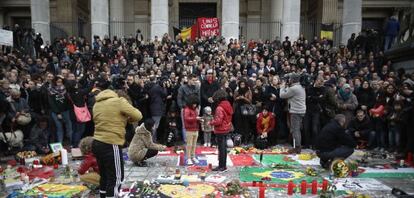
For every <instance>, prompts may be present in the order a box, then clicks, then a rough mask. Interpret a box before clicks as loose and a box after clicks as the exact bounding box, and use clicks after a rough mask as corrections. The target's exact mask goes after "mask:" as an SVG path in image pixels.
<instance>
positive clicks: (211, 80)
mask: <svg viewBox="0 0 414 198" xmlns="http://www.w3.org/2000/svg"><path fill="white" fill-rule="evenodd" d="M213 80H214V79H213V77H212V76H210V77H207V82H208V84H211V83H213Z"/></svg>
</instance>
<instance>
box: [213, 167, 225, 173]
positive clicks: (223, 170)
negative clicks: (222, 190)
mask: <svg viewBox="0 0 414 198" xmlns="http://www.w3.org/2000/svg"><path fill="white" fill-rule="evenodd" d="M212 171H214V172H226V171H227V168H226V167H218V166H217V167H216V168H213V170H212Z"/></svg>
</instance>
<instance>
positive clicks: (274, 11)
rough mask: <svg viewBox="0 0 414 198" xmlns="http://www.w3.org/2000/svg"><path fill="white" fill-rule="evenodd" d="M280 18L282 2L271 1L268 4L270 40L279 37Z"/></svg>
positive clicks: (281, 15) (280, 0) (277, 0)
mask: <svg viewBox="0 0 414 198" xmlns="http://www.w3.org/2000/svg"><path fill="white" fill-rule="evenodd" d="M282 18H283V0H272V1H271V2H270V23H271V24H270V32H271V33H270V40H274V39H275V38H276V37H277V36H278V37H281V35H280V34H281V27H282V26H281V24H282ZM280 39H282V38H280Z"/></svg>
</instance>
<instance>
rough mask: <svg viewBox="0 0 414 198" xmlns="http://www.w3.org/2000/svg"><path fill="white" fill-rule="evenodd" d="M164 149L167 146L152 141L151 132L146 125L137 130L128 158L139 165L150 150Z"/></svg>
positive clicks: (130, 145)
mask: <svg viewBox="0 0 414 198" xmlns="http://www.w3.org/2000/svg"><path fill="white" fill-rule="evenodd" d="M164 148H165V146H163V145H161V144H156V143H154V142H153V141H152V135H151V132H150V131H148V130H147V129H146V128H145V126H144V124H141V126H139V127H137V128H136V129H135V135H134V138H132V141H131V144H129V148H128V156H129V159H130V160H131V161H133V162H135V163H138V162H141V161H142V160H143V159H144V157H145V154H146V153H147V150H148V149H154V150H158V151H162V150H164Z"/></svg>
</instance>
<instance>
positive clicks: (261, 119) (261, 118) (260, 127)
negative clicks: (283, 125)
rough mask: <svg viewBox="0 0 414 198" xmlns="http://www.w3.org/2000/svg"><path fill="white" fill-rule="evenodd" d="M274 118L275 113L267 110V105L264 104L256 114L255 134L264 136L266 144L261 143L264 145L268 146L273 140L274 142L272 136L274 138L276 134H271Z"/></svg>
mask: <svg viewBox="0 0 414 198" xmlns="http://www.w3.org/2000/svg"><path fill="white" fill-rule="evenodd" d="M275 123H276V119H275V115H274V114H273V113H272V112H269V107H267V106H265V107H264V108H263V110H262V112H260V113H259V114H258V115H257V120H256V130H257V135H258V136H259V137H260V138H266V139H267V143H268V145H263V146H264V147H267V146H270V145H272V144H273V142H276V140H273V139H272V138H275V137H276V136H275V135H274V134H272V133H273V132H272V131H273V129H274V128H275V125H276V124H275Z"/></svg>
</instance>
